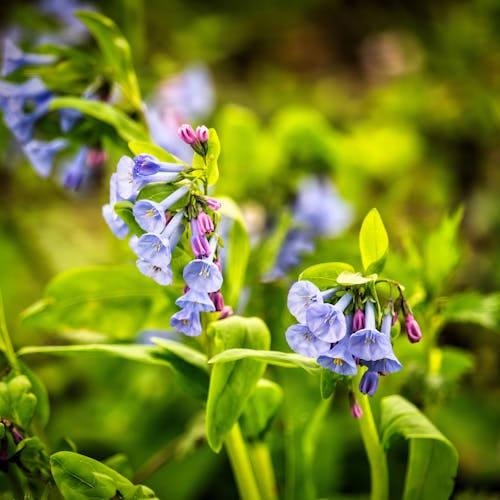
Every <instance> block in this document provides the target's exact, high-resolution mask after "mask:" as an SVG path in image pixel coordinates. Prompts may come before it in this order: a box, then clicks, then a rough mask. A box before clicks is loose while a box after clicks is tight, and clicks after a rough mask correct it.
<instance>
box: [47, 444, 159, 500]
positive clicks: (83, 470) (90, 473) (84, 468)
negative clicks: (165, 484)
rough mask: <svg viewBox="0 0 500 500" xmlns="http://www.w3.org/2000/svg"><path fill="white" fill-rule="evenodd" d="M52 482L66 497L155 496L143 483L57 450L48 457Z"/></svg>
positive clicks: (131, 499) (127, 499)
mask: <svg viewBox="0 0 500 500" xmlns="http://www.w3.org/2000/svg"><path fill="white" fill-rule="evenodd" d="M50 466H51V470H52V476H53V477H54V481H55V483H56V485H57V487H58V489H59V491H60V492H61V494H62V496H63V497H64V498H65V499H66V500H87V499H89V498H92V499H103V500H104V499H105V500H110V499H111V498H115V497H117V496H118V494H119V495H120V496H119V497H120V498H123V499H124V500H140V499H143V498H153V499H156V498H157V497H156V496H155V494H154V492H153V491H152V490H150V489H149V488H146V487H145V486H135V485H134V484H132V483H131V482H130V481H129V480H128V479H127V478H126V477H124V476H122V475H121V474H118V472H116V471H114V470H113V469H111V468H109V467H107V466H106V465H104V464H102V463H101V462H98V461H97V460H94V459H92V458H89V457H86V456H84V455H80V454H78V453H73V452H71V451H60V452H57V453H54V454H53V455H51V457H50Z"/></svg>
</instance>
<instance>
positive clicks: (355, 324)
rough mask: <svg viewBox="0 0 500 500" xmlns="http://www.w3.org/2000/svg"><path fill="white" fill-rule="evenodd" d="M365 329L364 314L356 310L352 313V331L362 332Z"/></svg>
mask: <svg viewBox="0 0 500 500" xmlns="http://www.w3.org/2000/svg"><path fill="white" fill-rule="evenodd" d="M364 327H365V313H364V312H363V311H362V310H361V309H358V310H357V311H356V312H355V313H354V318H353V320H352V331H353V332H357V331H358V330H362V329H363V328H364Z"/></svg>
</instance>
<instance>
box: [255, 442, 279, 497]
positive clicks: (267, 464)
mask: <svg viewBox="0 0 500 500" xmlns="http://www.w3.org/2000/svg"><path fill="white" fill-rule="evenodd" d="M248 451H249V454H250V461H251V462H252V467H253V470H254V473H255V479H256V480H257V485H258V487H259V490H260V494H261V495H262V500H277V499H278V494H277V487H276V479H275V477H274V470H273V464H272V462H271V455H270V453H269V447H268V446H267V444H266V443H264V442H262V441H256V442H254V443H252V444H249V446H248Z"/></svg>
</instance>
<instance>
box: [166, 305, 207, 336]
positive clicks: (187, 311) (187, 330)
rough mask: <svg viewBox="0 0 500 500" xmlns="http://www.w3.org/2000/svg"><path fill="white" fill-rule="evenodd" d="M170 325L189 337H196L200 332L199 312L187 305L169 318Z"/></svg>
mask: <svg viewBox="0 0 500 500" xmlns="http://www.w3.org/2000/svg"><path fill="white" fill-rule="evenodd" d="M170 326H172V327H173V328H175V329H176V330H177V331H178V332H181V333H184V334H185V335H188V336H189V337H196V336H197V335H200V334H201V322H200V313H199V311H197V310H196V309H194V308H192V307H190V306H187V307H185V308H184V309H181V310H180V311H178V312H176V313H175V314H174V315H173V316H172V317H171V318H170Z"/></svg>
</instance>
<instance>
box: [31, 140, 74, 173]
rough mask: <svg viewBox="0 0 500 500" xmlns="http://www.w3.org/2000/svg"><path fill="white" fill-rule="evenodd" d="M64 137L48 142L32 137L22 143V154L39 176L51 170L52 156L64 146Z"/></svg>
mask: <svg viewBox="0 0 500 500" xmlns="http://www.w3.org/2000/svg"><path fill="white" fill-rule="evenodd" d="M66 144H67V143H66V141H65V140H64V139H54V140H52V141H49V142H43V141H38V140H36V139H33V140H31V141H29V142H27V143H26V144H24V145H23V151H24V154H25V155H26V156H27V158H28V160H29V161H30V163H31V165H32V166H33V168H34V169H35V170H36V172H37V173H38V175H40V176H41V177H47V176H48V175H49V174H50V172H51V170H52V163H53V161H54V156H55V155H56V154H57V153H58V152H59V151H61V149H63V148H64V147H65V146H66Z"/></svg>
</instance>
